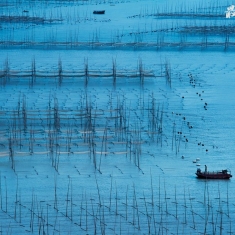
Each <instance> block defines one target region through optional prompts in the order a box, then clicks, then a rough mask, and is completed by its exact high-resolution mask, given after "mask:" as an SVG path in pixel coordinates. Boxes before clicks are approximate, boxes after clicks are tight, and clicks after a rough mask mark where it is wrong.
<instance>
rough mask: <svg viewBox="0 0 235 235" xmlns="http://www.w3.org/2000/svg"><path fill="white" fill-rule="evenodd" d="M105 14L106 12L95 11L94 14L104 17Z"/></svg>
mask: <svg viewBox="0 0 235 235" xmlns="http://www.w3.org/2000/svg"><path fill="white" fill-rule="evenodd" d="M104 13H105V11H104V10H102V11H93V14H98V15H103V14H104Z"/></svg>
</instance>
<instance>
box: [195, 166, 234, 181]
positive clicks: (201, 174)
mask: <svg viewBox="0 0 235 235" xmlns="http://www.w3.org/2000/svg"><path fill="white" fill-rule="evenodd" d="M195 174H196V175H197V177H198V178H201V179H230V178H231V177H232V175H231V172H230V170H227V169H226V170H221V171H213V172H212V171H207V170H205V171H201V169H200V168H198V169H197V172H196V173H195Z"/></svg>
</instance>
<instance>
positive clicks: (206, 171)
mask: <svg viewBox="0 0 235 235" xmlns="http://www.w3.org/2000/svg"><path fill="white" fill-rule="evenodd" d="M205 173H207V165H205Z"/></svg>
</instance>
